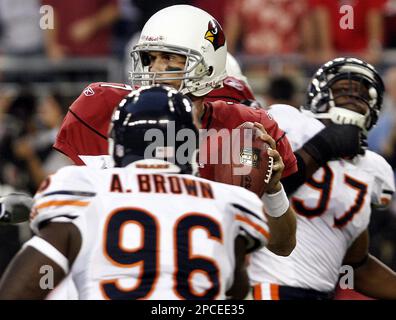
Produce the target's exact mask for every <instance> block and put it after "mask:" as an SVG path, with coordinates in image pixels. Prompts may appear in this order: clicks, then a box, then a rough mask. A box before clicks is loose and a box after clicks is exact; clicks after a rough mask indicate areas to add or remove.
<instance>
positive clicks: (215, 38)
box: [131, 5, 227, 96]
mask: <svg viewBox="0 0 396 320" xmlns="http://www.w3.org/2000/svg"><path fill="white" fill-rule="evenodd" d="M149 51H162V52H167V53H173V54H180V55H184V56H185V57H186V64H185V67H184V70H182V71H178V70H177V71H162V72H151V71H150V70H149V61H148V60H147V52H149ZM131 56H132V72H131V80H132V84H133V85H138V86H141V85H152V84H154V83H155V81H156V80H157V79H158V76H160V77H161V81H166V80H183V81H182V85H181V87H180V88H179V91H181V92H182V93H183V94H187V93H191V94H192V95H194V96H203V95H206V94H207V93H209V92H210V91H212V90H213V89H215V88H218V87H221V86H222V81H223V80H224V78H225V77H226V71H225V66H226V57H227V44H226V40H225V36H224V33H223V30H222V28H221V26H220V25H219V23H218V22H217V21H216V19H214V18H213V17H212V16H211V15H210V14H208V13H207V12H205V11H203V10H201V9H199V8H196V7H193V6H189V5H176V6H171V7H167V8H165V9H162V10H160V11H158V12H157V13H155V14H154V15H153V16H152V17H151V18H150V19H149V20H148V21H147V22H146V24H145V26H144V27H143V30H142V33H141V36H140V39H139V41H138V43H137V45H136V46H134V48H133V50H132V53H131Z"/></svg>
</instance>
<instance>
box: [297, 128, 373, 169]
mask: <svg viewBox="0 0 396 320" xmlns="http://www.w3.org/2000/svg"><path fill="white" fill-rule="evenodd" d="M302 148H303V149H304V150H305V151H306V152H307V153H309V154H310V155H311V157H312V158H313V159H314V160H315V161H316V162H317V163H318V164H319V165H320V166H322V165H324V164H325V163H326V162H328V161H330V160H334V159H337V158H353V157H355V156H356V155H358V154H361V155H364V153H365V150H366V148H367V137H366V136H365V135H364V134H363V131H362V130H361V129H360V128H359V127H357V126H355V125H351V124H335V123H332V124H330V125H329V126H327V127H326V128H324V129H323V130H322V131H320V132H318V133H317V134H316V135H315V136H313V137H312V138H311V139H310V140H308V141H307V142H306V143H305V144H304V145H303V147H302Z"/></svg>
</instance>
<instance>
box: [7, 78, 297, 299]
mask: <svg viewBox="0 0 396 320" xmlns="http://www.w3.org/2000/svg"><path fill="white" fill-rule="evenodd" d="M192 107H193V106H192V104H191V102H190V101H189V99H188V98H186V97H185V96H184V95H182V94H181V93H179V92H177V91H176V90H175V89H173V88H167V87H161V86H159V85H157V86H154V87H141V88H140V89H138V90H136V91H133V92H132V93H130V94H129V95H128V97H127V98H125V99H124V100H123V101H122V102H121V103H120V105H119V107H118V108H117V109H116V111H115V112H114V115H113V120H112V126H111V130H110V134H109V136H110V138H109V140H110V154H111V155H112V159H113V161H114V164H115V167H114V168H111V169H107V170H102V169H97V168H90V167H86V166H80V167H79V166H69V167H65V168H63V169H61V170H59V171H58V172H57V173H56V174H55V175H52V176H50V177H48V179H47V180H45V181H44V182H43V184H42V185H41V187H40V188H39V190H38V191H37V193H36V195H35V199H34V201H35V202H34V205H33V209H32V211H31V227H32V229H33V230H34V232H35V233H36V235H35V236H34V237H33V238H32V239H31V240H29V241H28V242H27V243H26V244H25V245H24V247H23V249H22V250H21V252H20V253H19V254H18V255H17V256H16V257H15V258H14V260H13V261H12V262H11V264H10V266H9V267H8V269H7V271H6V272H5V274H4V277H3V278H2V280H1V282H0V299H39V298H44V297H45V296H46V295H47V294H48V292H49V290H48V287H46V286H45V284H44V286H43V282H44V281H43V280H42V279H40V277H42V276H43V272H42V268H43V267H46V268H47V269H46V270H48V268H50V269H51V270H52V272H53V276H54V278H53V279H52V280H53V284H54V286H56V285H57V284H58V283H59V282H60V281H61V279H62V278H63V277H64V276H65V275H66V274H71V275H72V277H73V280H74V282H75V284H76V286H77V290H78V293H79V298H80V299H205V300H208V299H225V298H226V297H230V298H234V299H242V298H244V297H245V296H246V294H247V292H248V290H249V282H248V278H247V273H246V269H245V254H246V253H249V252H253V251H255V250H258V249H259V248H260V247H262V246H263V245H267V246H268V248H270V250H272V251H273V252H274V253H276V254H289V253H290V252H291V250H292V249H293V247H294V245H295V238H294V237H295V217H294V213H293V212H292V210H291V209H287V210H286V212H284V214H283V215H282V216H281V217H277V218H274V217H272V216H271V214H274V213H275V210H274V211H271V210H267V211H266V212H267V214H266V215H265V214H264V211H263V203H262V201H261V200H260V199H259V198H258V197H257V196H256V195H255V194H254V193H252V192H250V191H248V190H246V189H243V188H241V187H237V186H231V185H226V184H221V183H217V182H212V181H209V180H206V179H203V178H198V177H195V176H192V175H189V173H191V162H192V161H193V159H192V154H193V152H191V151H194V150H195V148H194V146H195V141H191V139H192V140H195V134H196V128H195V127H194V124H193V117H192V114H193V112H192V109H193V108H192ZM171 122H172V123H173V124H174V126H175V132H176V133H177V134H179V133H181V132H183V136H184V137H186V138H185V139H183V141H179V139H174V140H176V141H174V140H172V136H171V135H170V134H169V133H168V132H169V127H168V126H169V125H170V123H171ZM148 132H151V133H153V132H156V133H157V134H158V133H160V134H161V136H162V138H163V141H164V142H165V144H164V145H162V146H156V147H155V149H154V152H153V153H147V150H148V148H149V147H150V146H151V140H150V141H147V140H148V139H147V134H148ZM191 137H192V138H191ZM173 138H174V137H173ZM186 144H187V145H188V146H191V147H192V148H193V149H194V150H190V149H188V152H187V153H188V156H187V157H188V159H187V160H188V161H184V160H185V159H181V158H179V157H177V156H176V155H177V154H179V148H183V150H185V145H186ZM183 154H184V151H183ZM271 155H272V156H273V157H274V159H275V164H276V166H277V168H278V171H282V170H283V167H284V166H283V163H282V159H281V157H280V155H279V153H277V152H276V151H275V150H272V153H271ZM280 175H281V172H280V173H279V174H274V175H273V176H272V180H273V181H272V182H271V183H270V185H273V186H274V187H275V186H276V185H277V184H279V178H280ZM268 191H269V192H270V191H271V190H268ZM271 201H272V204H271ZM286 202H287V199H286ZM276 204H278V205H281V206H283V207H286V208H288V204H287V203H286V204H285V203H284V204H282V203H279V202H277V203H274V202H273V200H271V199H268V202H267V204H266V205H267V206H268V205H269V206H275V205H276ZM270 235H271V236H270ZM47 276H48V275H47ZM46 280H48V278H46ZM48 281H50V282H51V280H48Z"/></svg>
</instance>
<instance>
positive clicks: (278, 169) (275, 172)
mask: <svg viewBox="0 0 396 320" xmlns="http://www.w3.org/2000/svg"><path fill="white" fill-rule="evenodd" d="M254 126H255V127H256V128H257V129H259V130H260V132H261V133H262V135H261V136H259V138H260V139H261V140H263V141H264V142H266V143H268V144H269V145H270V146H271V149H268V156H270V157H272V158H273V159H274V163H273V166H272V176H271V179H270V181H269V182H268V187H267V193H276V192H278V191H280V190H281V188H282V186H281V183H280V179H281V177H282V174H283V170H284V169H285V165H284V163H283V160H282V157H281V155H280V154H279V152H278V151H277V150H276V143H275V140H274V139H273V138H272V137H271V136H270V135H269V134H268V133H267V131H266V130H265V128H264V126H263V125H262V124H261V123H258V122H255V123H254Z"/></svg>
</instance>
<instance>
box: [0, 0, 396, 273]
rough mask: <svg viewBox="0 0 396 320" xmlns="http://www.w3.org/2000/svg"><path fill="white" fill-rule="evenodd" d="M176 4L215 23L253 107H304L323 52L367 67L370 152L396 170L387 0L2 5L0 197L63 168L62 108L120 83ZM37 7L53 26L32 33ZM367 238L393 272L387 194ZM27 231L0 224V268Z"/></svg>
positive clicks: (393, 224) (395, 247)
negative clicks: (158, 19)
mask: <svg viewBox="0 0 396 320" xmlns="http://www.w3.org/2000/svg"><path fill="white" fill-rule="evenodd" d="M180 3H188V4H193V5H196V6H198V7H201V8H203V9H205V10H206V11H208V12H209V13H211V14H212V15H213V16H215V17H217V18H218V20H219V22H220V23H221V24H222V25H223V27H224V30H225V33H226V37H227V39H228V40H229V51H230V52H231V53H232V54H233V55H234V56H235V57H236V59H237V60H238V61H239V63H240V65H241V67H242V70H243V72H244V74H245V75H246V77H247V79H248V81H249V83H250V85H251V87H252V89H253V91H254V92H255V94H256V95H257V97H258V99H259V100H260V102H261V104H262V106H263V107H265V106H268V105H271V104H273V103H288V104H291V105H294V106H296V107H298V106H300V105H301V104H303V103H304V91H305V89H306V86H307V83H308V81H309V78H310V76H311V75H312V74H313V72H314V71H315V70H316V69H317V67H318V66H319V65H320V64H321V63H323V62H325V61H327V60H329V59H332V58H335V57H337V56H340V55H350V56H356V57H362V58H364V59H367V60H368V61H369V62H371V63H373V64H374V65H375V66H376V67H377V68H378V69H379V70H380V72H381V74H382V75H383V76H384V81H385V84H386V87H387V94H386V98H385V103H384V108H383V112H382V115H381V117H380V120H379V122H378V125H377V127H376V128H375V129H374V130H372V132H370V136H369V147H370V149H372V150H374V151H376V152H378V153H380V154H382V155H383V156H384V157H385V158H386V159H387V160H388V161H389V162H390V164H391V165H392V167H393V168H394V169H395V168H396V0H227V1H226V0H216V1H207V0H195V1H194V0H191V1H177V0H174V1H160V0H156V1H154V0H145V1H143V0H68V1H62V2H61V1H55V0H42V1H40V0H0V196H1V195H5V194H7V193H9V192H10V191H12V190H19V191H25V192H28V193H31V194H34V191H35V189H36V188H37V186H38V185H39V183H40V181H41V180H42V179H43V177H45V176H46V175H47V174H48V173H50V172H53V171H54V170H56V169H57V168H59V167H61V166H63V165H64V162H63V160H62V158H60V157H58V155H57V153H56V152H55V151H53V150H52V149H51V145H52V143H53V142H54V139H55V136H56V132H57V129H58V128H59V126H60V124H61V122H62V119H63V116H64V114H65V113H66V112H67V108H68V106H69V105H70V103H71V102H72V101H73V100H74V99H75V98H76V97H77V96H78V95H79V94H80V93H81V91H82V90H83V89H84V88H85V86H86V85H87V84H89V83H91V82H98V81H106V82H118V83H128V69H129V68H130V61H129V56H128V52H129V51H130V48H131V46H132V44H133V43H134V38H135V39H136V34H138V31H139V30H140V29H141V27H142V26H143V24H144V22H145V21H146V20H147V18H148V17H150V16H151V15H152V14H153V13H154V12H156V11H158V10H159V9H161V8H162V7H165V6H168V5H172V4H180ZM43 5H52V6H53V8H54V13H55V25H54V27H55V28H54V29H53V30H42V29H41V28H40V21H41V22H42V23H46V22H48V20H47V21H46V20H45V18H46V16H45V15H46V14H47V13H48V11H46V10H45V9H46V8H47V7H42V6H43ZM344 5H351V6H352V7H353V8H354V12H353V19H354V20H353V28H352V29H344V28H343V27H342V24H340V21H343V22H344V23H349V26H351V25H350V23H351V21H350V20H349V21H348V20H345V19H346V14H347V12H345V11H342V9H341V8H342V6H344ZM40 10H41V11H40ZM340 10H341V11H342V12H341V13H340ZM343 17H344V20H343ZM43 19H44V20H43ZM164 23H167V22H164ZM181 27H185V26H181ZM344 27H345V26H344ZM370 236H371V252H372V253H373V254H374V255H375V256H377V257H378V258H380V259H381V260H382V261H383V262H384V263H386V264H387V265H388V266H390V267H391V268H392V269H393V270H396V201H395V202H393V203H392V205H391V207H390V210H387V211H374V212H373V213H372V218H371V223H370ZM29 237H30V231H29V227H28V225H27V224H26V223H25V224H20V225H18V226H1V227H0V275H1V274H2V273H3V271H4V269H5V267H6V266H7V264H8V262H9V260H10V259H11V258H12V256H13V255H14V254H15V253H16V252H17V250H18V249H19V248H20V245H21V244H22V243H23V242H24V241H26V240H27V239H28V238H29Z"/></svg>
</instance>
